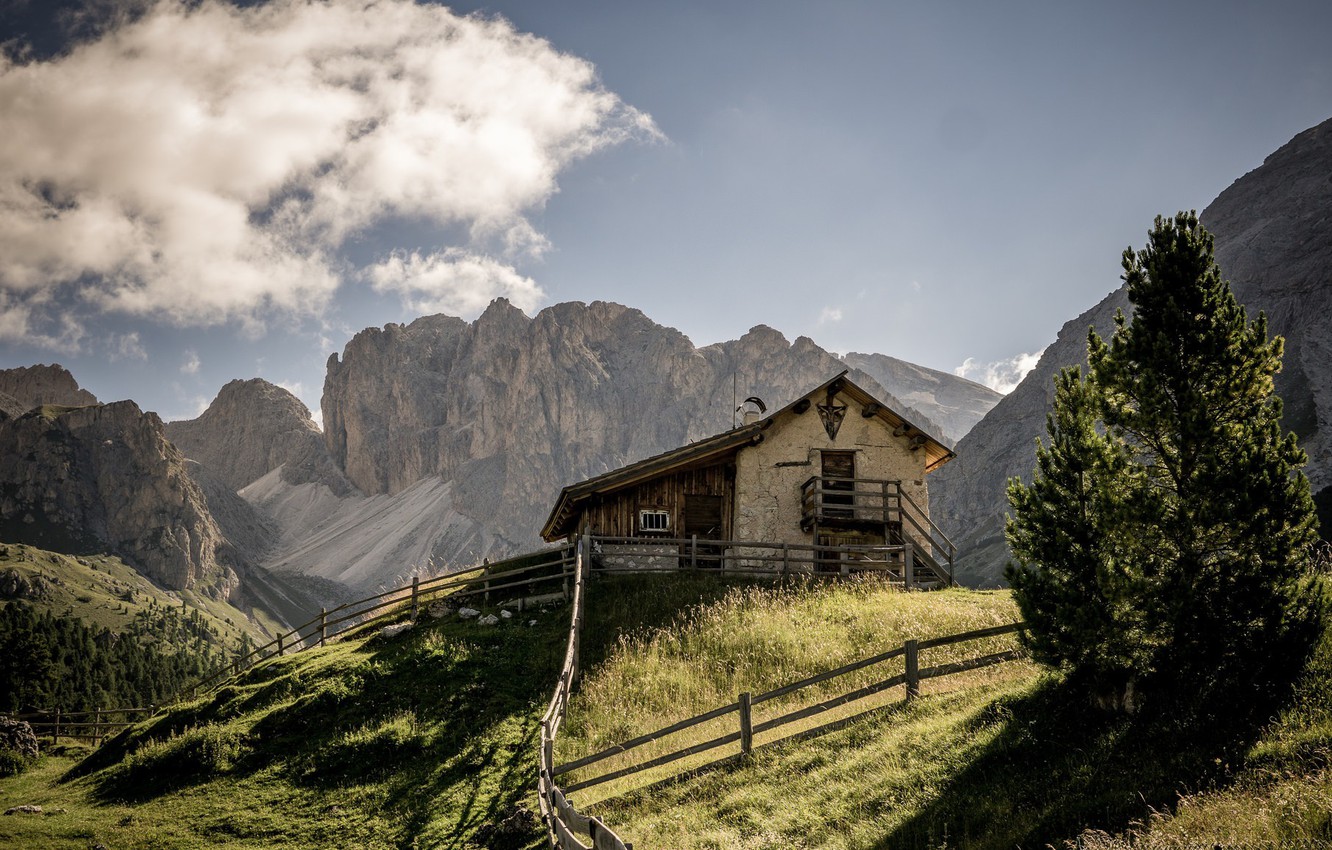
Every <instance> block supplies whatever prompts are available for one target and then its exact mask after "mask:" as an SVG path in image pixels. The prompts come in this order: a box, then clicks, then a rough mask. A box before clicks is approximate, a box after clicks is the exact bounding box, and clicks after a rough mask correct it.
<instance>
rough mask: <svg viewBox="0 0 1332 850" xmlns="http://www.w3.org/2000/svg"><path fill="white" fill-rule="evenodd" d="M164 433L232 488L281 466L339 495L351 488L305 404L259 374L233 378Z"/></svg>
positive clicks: (291, 478) (292, 477) (292, 478)
mask: <svg viewBox="0 0 1332 850" xmlns="http://www.w3.org/2000/svg"><path fill="white" fill-rule="evenodd" d="M166 435H167V438H168V439H170V440H171V442H173V443H175V444H176V446H177V447H178V448H180V450H181V451H183V452H184V453H185V455H186V457H188V458H190V459H191V460H195V461H198V462H199V463H200V464H201V465H202V466H203V467H204V468H205V469H206V470H208V472H209V473H210V474H211V475H213V476H215V477H217V478H218V479H219V480H220V481H222V482H223V483H225V484H226V485H227V486H228V487H230V488H231V490H232V491H236V490H240V489H241V488H243V487H245V486H246V485H247V484H251V483H253V482H254V481H257V480H258V479H260V478H262V477H263V476H265V475H267V474H268V473H269V472H271V471H272V470H274V469H278V468H279V467H281V469H282V477H283V479H284V480H285V481H287V482H288V483H291V484H303V483H305V482H309V481H315V482H319V483H321V484H324V485H326V486H327V487H329V489H331V490H332V491H333V492H334V493H335V494H337V495H340V496H341V495H347V494H348V493H350V492H351V489H352V488H351V485H350V483H349V482H348V481H347V479H346V478H345V477H344V476H343V475H342V472H341V470H339V469H338V468H337V465H336V464H334V462H333V459H332V457H331V456H330V455H329V453H328V450H327V449H326V448H325V447H324V437H323V434H322V433H320V431H319V426H317V425H315V424H314V421H313V420H312V419H311V418H310V411H309V409H308V408H306V406H305V405H304V404H302V403H301V400H300V399H298V398H296V396H294V395H292V394H291V393H290V392H288V391H287V390H284V389H283V388H282V387H279V386H277V385H275V384H271V383H269V382H268V381H265V380H263V379H262V378H252V379H250V380H248V381H240V380H237V381H231V382H230V383H228V384H227V385H226V386H224V387H222V389H221V391H219V392H218V394H217V398H215V399H213V403H212V404H210V405H209V406H208V409H207V410H205V411H204V412H203V413H202V414H201V415H200V416H199V417H198V418H197V419H187V420H183V421H178V422H168V423H167V424H166Z"/></svg>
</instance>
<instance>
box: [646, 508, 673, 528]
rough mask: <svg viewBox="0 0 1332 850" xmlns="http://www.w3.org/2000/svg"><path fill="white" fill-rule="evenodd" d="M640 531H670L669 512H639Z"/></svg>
mask: <svg viewBox="0 0 1332 850" xmlns="http://www.w3.org/2000/svg"><path fill="white" fill-rule="evenodd" d="M638 530H639V531H670V530H671V515H670V513H669V512H667V511H639V512H638Z"/></svg>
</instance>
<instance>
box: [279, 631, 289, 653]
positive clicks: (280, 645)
mask: <svg viewBox="0 0 1332 850" xmlns="http://www.w3.org/2000/svg"><path fill="white" fill-rule="evenodd" d="M277 643H278V657H279V658H281V657H282V656H283V655H284V654H285V653H286V651H287V650H286V647H284V646H283V645H282V632H278V636H277Z"/></svg>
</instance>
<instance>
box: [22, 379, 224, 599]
mask: <svg viewBox="0 0 1332 850" xmlns="http://www.w3.org/2000/svg"><path fill="white" fill-rule="evenodd" d="M11 371H15V370H11ZM65 374H68V373H65ZM0 537H2V538H3V539H4V540H6V541H11V542H21V543H31V544H33V545H38V546H42V547H44V548H50V549H55V550H57V551H63V552H72V553H79V552H104V551H108V550H109V551H112V552H115V553H116V554H119V555H121V556H123V557H124V558H125V559H126V560H127V561H130V562H132V563H134V564H135V565H136V566H137V567H138V568H139V569H140V570H141V571H142V572H143V573H145V574H146V575H148V576H150V577H151V578H153V579H154V580H156V581H157V582H159V583H161V584H163V585H165V586H166V587H169V588H172V589H186V588H199V589H205V590H211V591H213V592H214V593H216V594H218V595H225V594H226V593H228V592H229V591H230V590H231V588H232V585H233V583H234V580H235V578H234V574H233V573H232V572H231V571H230V570H229V569H227V568H226V567H224V566H222V565H221V564H219V560H218V556H219V553H220V552H221V553H222V554H224V555H225V552H226V550H227V544H226V541H225V539H224V538H223V537H222V535H221V533H220V532H219V530H218V528H217V525H216V523H214V521H213V519H212V517H211V516H210V515H209V513H208V509H207V507H206V505H205V502H204V496H203V494H202V492H201V491H200V490H199V487H198V486H197V485H196V484H195V483H194V482H193V481H192V480H191V479H190V476H189V474H188V472H187V471H186V467H185V458H184V456H183V455H181V453H180V451H179V450H177V449H176V447H175V446H173V445H172V444H171V443H170V442H168V441H167V439H166V437H165V436H164V434H163V429H162V423H161V420H159V419H158V418H157V415H156V414H154V413H144V412H142V411H140V410H139V408H138V406H137V405H136V404H134V402H131V401H121V402H115V403H114V404H106V405H91V406H83V407H74V408H66V407H43V408H38V409H35V410H32V411H30V412H28V413H26V414H24V415H23V416H20V417H18V418H15V419H10V420H7V421H4V422H0Z"/></svg>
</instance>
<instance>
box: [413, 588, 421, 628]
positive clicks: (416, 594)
mask: <svg viewBox="0 0 1332 850" xmlns="http://www.w3.org/2000/svg"><path fill="white" fill-rule="evenodd" d="M420 610H421V577H420V576H412V622H413V623H415V622H416V615H417V614H418V613H419V612H420Z"/></svg>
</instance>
